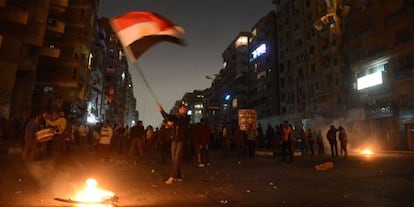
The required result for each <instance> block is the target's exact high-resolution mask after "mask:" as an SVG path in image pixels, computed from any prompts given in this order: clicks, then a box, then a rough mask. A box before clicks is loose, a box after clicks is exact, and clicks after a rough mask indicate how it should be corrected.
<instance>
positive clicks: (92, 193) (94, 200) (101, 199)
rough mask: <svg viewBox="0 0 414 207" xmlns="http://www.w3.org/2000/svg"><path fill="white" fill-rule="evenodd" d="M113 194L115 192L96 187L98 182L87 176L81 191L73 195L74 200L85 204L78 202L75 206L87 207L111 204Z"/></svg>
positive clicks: (104, 206) (101, 206) (100, 206)
mask: <svg viewBox="0 0 414 207" xmlns="http://www.w3.org/2000/svg"><path fill="white" fill-rule="evenodd" d="M114 196H115V193H113V192H111V191H107V190H103V189H99V188H98V182H97V181H96V180H95V179H93V178H88V179H87V180H86V182H85V187H84V189H83V190H82V191H80V192H78V193H77V194H76V195H75V196H74V200H76V201H79V202H84V203H85V204H78V205H77V206H87V207H106V206H113V205H112V204H111V203H110V202H108V201H110V200H111V199H112V198H113V197H114Z"/></svg>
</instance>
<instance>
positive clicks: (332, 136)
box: [326, 125, 338, 158]
mask: <svg viewBox="0 0 414 207" xmlns="http://www.w3.org/2000/svg"><path fill="white" fill-rule="evenodd" d="M337 131H338V130H337V129H336V128H335V126H334V125H331V127H330V128H329V130H328V132H327V133H326V138H327V139H328V142H329V145H330V146H331V156H332V158H335V157H338V142H337V140H336V132H337Z"/></svg>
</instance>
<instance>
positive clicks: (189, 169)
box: [0, 151, 414, 207]
mask: <svg viewBox="0 0 414 207" xmlns="http://www.w3.org/2000/svg"><path fill="white" fill-rule="evenodd" d="M211 157H212V165H211V166H210V167H205V168H198V167H196V166H195V165H194V164H191V163H185V164H183V166H182V171H183V174H184V180H183V181H182V182H177V183H174V184H172V185H167V184H165V183H164V181H165V179H166V178H167V177H168V175H169V172H170V165H169V164H167V165H163V164H161V163H160V162H159V159H158V156H157V155H155V154H150V155H149V156H148V157H147V161H146V162H142V161H141V160H135V161H131V160H128V159H125V158H124V157H123V156H121V155H115V154H114V155H113V159H112V160H111V161H109V162H99V161H96V159H94V157H93V154H89V153H87V154H86V155H83V156H79V155H72V156H71V158H68V159H65V160H63V161H61V162H60V163H56V162H52V161H46V162H42V163H40V162H23V161H21V160H20V156H19V154H18V153H2V154H0V162H1V165H2V167H1V170H0V206H71V205H70V204H67V203H63V202H59V201H56V200H54V199H55V198H70V197H71V196H73V195H74V194H75V192H78V191H79V189H81V188H82V187H83V185H84V182H85V180H86V179H87V178H94V179H96V180H97V181H98V183H99V187H101V188H103V189H107V190H110V191H112V192H114V193H116V194H117V195H118V196H119V202H118V203H117V204H118V205H119V206H301V207H303V206H315V207H316V206H317V207H324V206H326V207H328V206H329V207H330V206H336V207H341V206H344V207H345V206H347V207H348V206H364V207H365V206H375V207H381V206H399V207H402V206H407V207H408V206H414V164H413V163H414V154H399V153H381V154H376V155H374V156H371V157H364V156H361V155H359V154H351V155H350V156H349V157H348V158H346V159H344V158H337V159H333V160H332V159H331V158H330V157H329V156H327V155H325V156H313V157H311V156H304V157H296V159H295V160H294V162H293V163H284V162H281V161H279V158H277V157H269V156H267V157H264V156H259V157H255V158H247V157H241V158H240V157H236V156H234V155H232V156H230V157H226V158H224V157H222V156H221V154H220V153H219V152H218V151H212V152H211ZM327 161H332V162H333V168H332V169H330V170H327V171H317V170H316V169H315V165H318V164H321V163H324V162H327Z"/></svg>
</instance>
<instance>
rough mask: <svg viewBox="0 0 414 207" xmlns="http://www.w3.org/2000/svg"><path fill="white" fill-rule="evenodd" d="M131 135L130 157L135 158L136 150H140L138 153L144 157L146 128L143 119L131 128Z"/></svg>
mask: <svg viewBox="0 0 414 207" xmlns="http://www.w3.org/2000/svg"><path fill="white" fill-rule="evenodd" d="M129 135H130V137H131V145H130V148H129V157H130V158H134V157H135V154H136V151H138V155H139V156H140V157H143V156H144V136H145V129H144V125H143V124H142V121H138V123H137V124H136V125H135V126H133V127H132V128H131V130H130V133H129Z"/></svg>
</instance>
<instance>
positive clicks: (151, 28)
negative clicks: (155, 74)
mask: <svg viewBox="0 0 414 207" xmlns="http://www.w3.org/2000/svg"><path fill="white" fill-rule="evenodd" d="M110 23H111V26H112V29H113V30H114V31H115V33H116V34H117V36H118V38H119V40H120V41H121V43H122V45H123V47H124V48H125V49H126V52H127V53H128V55H129V57H130V59H131V61H132V62H136V61H137V59H138V58H139V57H140V56H141V55H142V54H143V53H144V52H145V51H146V50H148V49H149V48H150V47H151V46H153V45H155V44H157V43H159V42H161V41H168V42H173V43H177V44H182V45H183V44H184V41H183V39H182V38H183V36H184V29H182V28H181V27H179V26H176V25H174V24H173V23H172V22H170V21H169V20H167V19H165V18H164V17H162V16H160V15H158V14H156V13H153V12H144V11H133V12H128V13H125V14H123V15H120V16H117V17H114V18H112V19H111V20H110Z"/></svg>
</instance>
